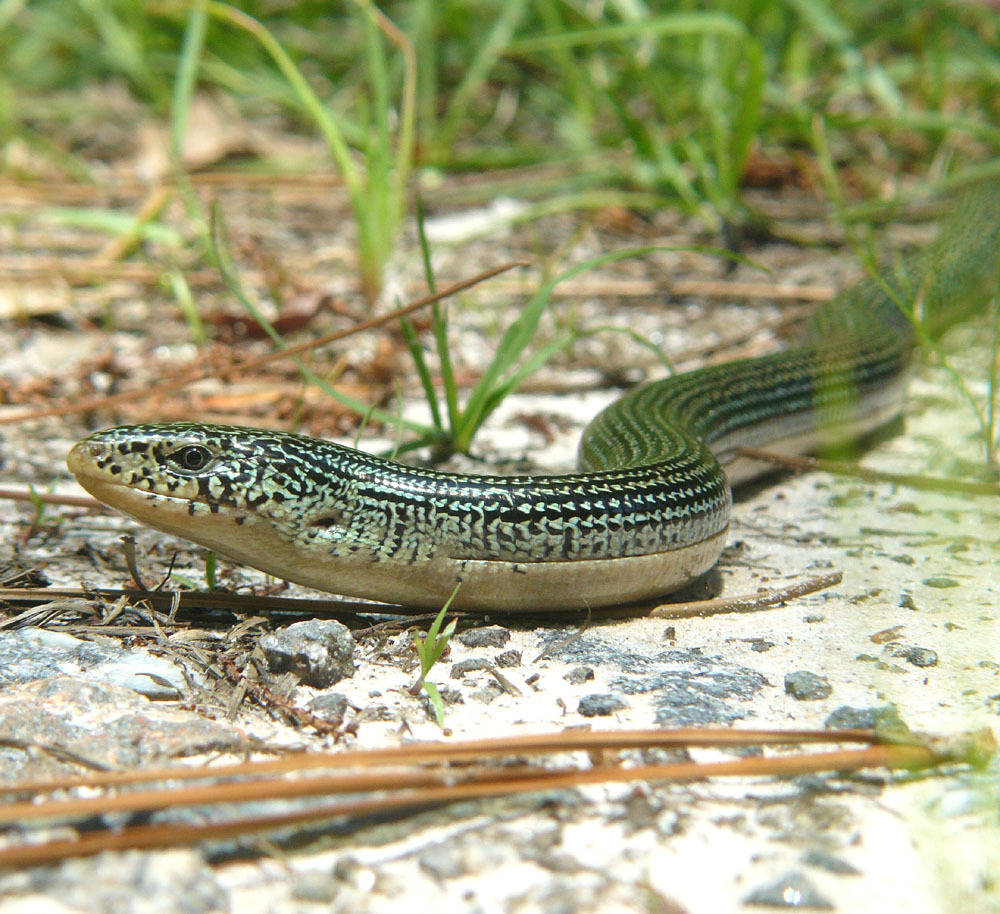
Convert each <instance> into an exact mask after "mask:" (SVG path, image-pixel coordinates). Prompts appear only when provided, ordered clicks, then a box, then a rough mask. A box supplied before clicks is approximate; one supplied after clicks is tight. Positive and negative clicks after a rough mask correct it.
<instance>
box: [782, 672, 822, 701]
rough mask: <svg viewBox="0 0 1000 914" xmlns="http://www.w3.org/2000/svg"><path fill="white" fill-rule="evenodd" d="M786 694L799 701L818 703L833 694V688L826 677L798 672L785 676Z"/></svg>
mask: <svg viewBox="0 0 1000 914" xmlns="http://www.w3.org/2000/svg"><path fill="white" fill-rule="evenodd" d="M785 692H786V694H788V695H791V696H792V697H793V698H795V699H797V700H798V701H818V700H820V699H821V698H829V697H830V695H831V694H833V686H832V685H830V680H829V679H827V678H826V677H825V676H819V675H817V674H816V673H810V672H809V671H808V670H796V671H795V672H794V673H786V674H785Z"/></svg>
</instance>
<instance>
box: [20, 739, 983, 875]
mask: <svg viewBox="0 0 1000 914" xmlns="http://www.w3.org/2000/svg"><path fill="white" fill-rule="evenodd" d="M831 742H869V743H871V744H872V745H869V746H867V747H866V748H863V749H853V750H848V749H840V750H834V751H826V752H816V753H799V754H796V755H790V756H778V757H771V758H763V757H759V758H742V759H735V760H727V761H718V762H707V763H697V762H689V761H684V762H673V763H666V764H655V765H635V766H632V767H628V766H627V765H626V764H624V763H623V762H622V761H621V760H614V759H611V758H610V757H609V754H610V753H613V752H617V751H619V750H621V749H624V748H650V747H654V746H655V747H660V748H668V747H674V748H676V747H681V746H683V747H694V746H700V747H704V746H745V745H769V746H776V745H785V744H789V743H831ZM581 750H582V751H587V752H588V753H589V754H590V755H589V758H590V759H591V760H592V764H591V766H590V767H589V768H579V767H577V768H570V767H567V766H565V765H563V766H562V767H548V768H547V767H543V766H542V765H540V764H538V763H525V762H523V761H519V762H518V763H516V764H514V765H510V766H507V767H498V766H497V765H495V764H490V765H483V764H477V763H479V762H482V761H484V760H487V759H496V758H498V757H511V756H523V755H528V754H546V753H566V752H578V751H581ZM994 750H995V740H994V738H993V734H992V733H991V732H989V731H982V732H980V733H976V734H968V735H964V736H961V737H959V738H957V739H952V740H942V739H937V740H933V739H928V738H923V739H922V740H921V741H917V740H916V739H914V740H913V741H911V742H906V743H902V742H896V743H893V744H890V743H887V742H886V741H885V740H884V738H883V737H882V736H880V735H879V734H877V733H876V732H874V731H869V730H843V731H822V730H819V731H817V730H792V731H772V730H725V729H710V728H706V729H693V728H688V729H679V730H672V731H671V730H631V731H628V730H626V731H611V732H566V733H550V734H537V735H532V736H520V737H518V736H512V737H507V738H503V739H487V740H475V741H467V742H454V743H447V742H437V743H423V744H416V745H411V746H402V747H394V748H388V749H374V750H356V751H348V752H339V753H296V754H293V755H289V756H285V757H283V758H278V759H270V760H265V761H260V762H245V763H241V764H234V765H225V766H218V767H207V766H206V767H200V768H159V769H154V770H148V771H124V772H110V773H105V774H98V775H93V776H86V777H70V778H62V779H53V780H46V781H42V780H33V781H24V782H22V783H20V784H15V785H9V786H7V787H6V788H5V791H6V792H8V793H22V794H24V793H27V794H29V795H31V799H30V800H27V801H21V802H15V803H8V804H5V805H3V806H0V821H2V822H4V823H7V824H13V823H22V822H25V821H27V820H31V819H41V820H47V821H59V820H66V819H73V818H77V817H89V816H95V815H101V814H104V813H110V812H140V811H143V812H149V811H153V810H158V809H167V808H175V807H178V806H191V805H202V804H209V803H227V802H228V803H233V802H250V801H261V800H273V799H287V798H292V797H295V798H303V797H324V796H330V795H343V794H361V796H357V797H348V798H347V799H343V800H339V801H335V802H328V803H320V804H319V805H315V806H313V807H311V808H309V809H305V810H301V809H300V810H295V811H291V812H287V813H276V814H270V815H264V816H243V817H236V818H232V819H228V820H226V821H216V822H204V823H198V824H171V823H162V824H157V825H152V826H149V825H142V826H131V827H128V826H127V827H125V828H122V829H118V830H110V829H102V830H99V831H95V832H88V833H85V834H82V835H80V836H79V837H76V838H71V839H65V838H63V839H56V840H53V841H48V842H44V843H40V844H27V845H20V846H10V847H7V848H4V849H2V850H0V866H5V867H13V866H27V865H34V864H40V863H49V862H54V861H57V860H63V859H66V858H67V857H76V856H86V855H91V854H96V853H100V852H102V851H106V850H124V849H150V848H161V847H171V846H176V845H181V844H190V843H194V842H198V841H206V840H218V839H225V838H234V837H237V836H240V835H245V834H249V833H254V832H261V831H269V830H274V829H284V828H289V827H292V826H299V825H307V824H313V823H319V822H323V821H326V820H332V819H336V818H341V817H347V816H361V815H366V814H370V813H375V812H385V811H388V810H402V809H407V808H414V809H416V808H422V807H426V806H430V805H438V804H442V803H450V802H454V801H456V800H469V799H482V798H486V797H494V796H508V795H513V794H520V793H529V792H532V791H540V790H555V789H565V788H571V787H578V786H581V785H585V784H599V783H623V782H631V781H658V782H680V781H690V780H695V779H702V778H707V777H723V776H731V777H757V776H771V777H775V776H779V777H787V776H795V775H801V774H806V773H812V772H820V771H838V772H848V771H857V770H859V769H861V768H890V769H892V768H903V769H907V770H913V769H919V768H925V767H928V766H933V765H939V764H943V763H956V762H958V763H967V764H968V763H971V764H982V763H983V762H984V760H985V759H987V758H988V757H989V756H990V755H991V754H992V752H993V751H994ZM462 763H471V764H466V765H464V766H463V765H462ZM448 764H452V765H455V764H458V767H447V765H448ZM428 765H431V766H432V767H427V766H428ZM343 768H349V769H351V770H349V771H339V772H334V773H326V774H316V775H309V776H300V777H296V778H287V777H281V776H280V775H282V774H289V773H293V774H299V775H302V773H303V772H304V771H306V770H308V769H327V770H328V771H329V769H343ZM191 779H211V781H212V782H211V783H208V784H201V785H196V786H187V787H178V786H167V787H161V788H152V789H146V790H137V791H133V792H126V793H119V794H107V795H104V796H98V797H81V798H70V799H55V800H45V799H40V797H41V795H42V794H45V793H48V792H52V791H56V790H66V789H71V788H80V787H86V788H90V789H105V790H106V789H107V788H109V787H110V786H113V785H114V786H120V785H123V784H126V783H132V784H135V783H144V782H152V781H158V780H169V781H173V782H175V783H176V782H177V781H181V780H191Z"/></svg>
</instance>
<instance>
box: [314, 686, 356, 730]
mask: <svg viewBox="0 0 1000 914" xmlns="http://www.w3.org/2000/svg"><path fill="white" fill-rule="evenodd" d="M348 704H349V702H348V700H347V696H346V695H344V694H343V693H342V692H321V693H320V694H319V695H317V696H316V697H315V698H314V699H313V700H312V701H310V702H309V705H308V708H309V711H310V713H312V714H315V715H316V716H317V717H318V718H319V719H320V720H323V721H326V723H328V724H332V725H333V726H334V727H339V726H340V725H341V724H342V723H343V722H344V715H345V714H347V707H348Z"/></svg>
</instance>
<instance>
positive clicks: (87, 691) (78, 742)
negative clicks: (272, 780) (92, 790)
mask: <svg viewBox="0 0 1000 914" xmlns="http://www.w3.org/2000/svg"><path fill="white" fill-rule="evenodd" d="M0 733H3V734H4V736H5V737H6V739H7V740H8V741H10V742H15V741H17V742H23V743H24V744H25V745H26V746H38V745H41V746H58V747H59V748H60V749H62V750H65V751H66V752H69V753H71V754H74V755H77V756H80V757H81V758H84V759H87V760H89V761H90V762H92V763H94V764H96V765H98V766H102V767H108V768H123V767H133V766H136V765H143V764H149V763H150V762H153V761H159V760H162V759H169V758H175V757H178V756H183V755H194V754H197V753H200V752H213V751H225V750H232V749H235V748H237V747H238V746H240V745H241V744H242V739H241V737H240V735H239V734H238V733H236V732H235V731H234V730H232V729H230V728H229V727H228V726H227V725H225V724H221V723H218V722H216V721H211V720H206V719H205V718H203V717H200V716H199V715H197V714H194V713H192V712H190V711H180V710H176V709H173V708H166V707H162V706H160V705H157V704H154V703H153V702H151V701H150V700H149V699H147V698H144V697H143V696H142V695H139V694H137V693H136V692H134V691H132V690H131V689H126V688H124V687H122V686H116V685H109V684H106V683H99V682H87V681H83V680H80V679H77V678H73V677H68V676H67V677H60V678H54V679H39V680H35V681H34V682H29V683H25V684H24V685H19V686H16V687H14V688H11V689H8V690H7V691H5V692H3V693H0ZM24 764H25V762H24V757H23V755H22V760H21V765H22V767H23V766H24ZM27 773H28V772H27V771H23V772H22V774H27Z"/></svg>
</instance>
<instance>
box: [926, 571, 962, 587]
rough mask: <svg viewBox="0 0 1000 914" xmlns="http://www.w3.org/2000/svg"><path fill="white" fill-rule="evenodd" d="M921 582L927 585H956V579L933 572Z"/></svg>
mask: <svg viewBox="0 0 1000 914" xmlns="http://www.w3.org/2000/svg"><path fill="white" fill-rule="evenodd" d="M923 583H924V584H926V585H927V586H928V587H958V581H956V580H955V579H954V578H949V577H948V576H947V575H943V574H935V575H932V576H931V577H929V578H924V580H923Z"/></svg>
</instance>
